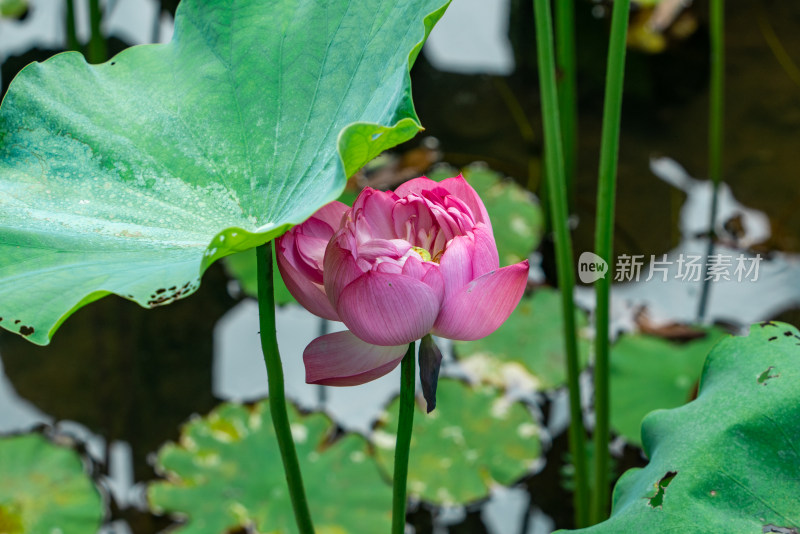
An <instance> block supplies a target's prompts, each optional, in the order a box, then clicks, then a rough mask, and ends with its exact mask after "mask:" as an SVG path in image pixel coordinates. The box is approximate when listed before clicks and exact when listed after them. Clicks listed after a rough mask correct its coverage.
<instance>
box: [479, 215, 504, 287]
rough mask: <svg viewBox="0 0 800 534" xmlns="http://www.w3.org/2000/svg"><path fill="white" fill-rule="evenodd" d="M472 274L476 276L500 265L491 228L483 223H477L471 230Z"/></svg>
mask: <svg viewBox="0 0 800 534" xmlns="http://www.w3.org/2000/svg"><path fill="white" fill-rule="evenodd" d="M472 235H473V236H474V240H473V246H474V248H473V251H472V276H473V278H478V277H479V276H483V275H484V274H486V273H488V272H489V271H494V270H496V269H498V268H499V267H500V258H499V257H498V255H497V243H495V241H494V234H492V229H491V228H489V227H488V226H486V225H485V224H483V223H478V224H477V225H476V226H475V228H474V229H473V230H472Z"/></svg>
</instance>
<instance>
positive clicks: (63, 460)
mask: <svg viewBox="0 0 800 534" xmlns="http://www.w3.org/2000/svg"><path fill="white" fill-rule="evenodd" d="M104 515H105V511H104V505H103V500H102V498H101V496H100V493H99V492H98V491H97V488H96V487H95V485H94V483H93V482H92V480H91V478H89V476H88V475H87V474H86V470H85V468H84V464H83V461H82V460H81V457H80V456H79V455H78V453H77V452H75V451H74V450H73V449H71V448H69V447H65V446H60V445H56V444H54V443H52V442H50V441H49V440H48V439H47V438H45V437H44V436H42V435H41V434H23V435H18V436H9V437H4V438H0V532H2V533H3V534H26V533H36V532H47V533H52V532H60V533H61V534H85V533H87V532H97V529H98V528H99V527H100V524H101V523H102V521H103V516H104Z"/></svg>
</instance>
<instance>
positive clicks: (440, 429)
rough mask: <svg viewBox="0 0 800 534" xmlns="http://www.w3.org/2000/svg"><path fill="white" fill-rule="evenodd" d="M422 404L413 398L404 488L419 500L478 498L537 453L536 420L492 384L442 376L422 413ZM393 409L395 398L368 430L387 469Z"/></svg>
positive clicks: (518, 474)
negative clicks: (431, 403) (470, 383)
mask: <svg viewBox="0 0 800 534" xmlns="http://www.w3.org/2000/svg"><path fill="white" fill-rule="evenodd" d="M422 404H424V403H422ZM422 404H420V403H419V402H418V403H417V410H416V412H415V414H414V427H413V430H412V432H411V461H410V463H409V466H408V491H409V493H411V494H413V495H416V496H417V497H420V498H422V499H424V500H425V501H428V502H431V503H435V504H440V505H454V504H466V503H470V502H474V501H477V500H480V499H484V498H486V497H487V496H488V495H489V490H490V488H491V486H492V485H495V484H503V485H510V484H512V483H514V482H516V481H517V480H519V479H520V478H522V477H523V476H524V475H525V474H527V473H528V472H529V471H530V469H531V468H532V466H533V465H534V464H535V462H536V460H537V459H538V458H539V456H540V454H541V450H542V449H541V441H540V439H539V430H540V429H539V426H538V425H537V423H536V421H535V420H534V419H533V417H532V416H531V414H530V413H529V412H528V410H527V409H526V408H525V406H523V404H522V403H520V402H512V401H509V400H508V399H507V398H505V397H504V396H503V395H502V394H500V393H498V391H497V390H495V389H494V388H490V387H486V386H481V387H478V388H473V387H470V386H468V385H466V384H464V383H462V382H460V381H458V380H453V379H448V378H444V379H441V380H439V386H438V389H437V391H436V409H435V410H434V411H432V412H431V413H429V414H428V413H425V410H424V409H423V408H422ZM398 408H399V400H398V399H395V400H394V401H393V402H392V403H391V405H390V406H389V408H388V409H387V410H386V412H385V413H384V415H383V418H382V420H381V423H380V425H379V426H378V428H377V429H376V430H375V432H374V433H373V441H374V443H375V445H376V458H377V459H378V462H379V463H380V465H381V466H382V468H383V469H384V470H385V472H386V473H387V474H388V473H392V472H393V466H394V447H395V441H396V435H397V423H398V419H397V415H398ZM387 476H388V475H387Z"/></svg>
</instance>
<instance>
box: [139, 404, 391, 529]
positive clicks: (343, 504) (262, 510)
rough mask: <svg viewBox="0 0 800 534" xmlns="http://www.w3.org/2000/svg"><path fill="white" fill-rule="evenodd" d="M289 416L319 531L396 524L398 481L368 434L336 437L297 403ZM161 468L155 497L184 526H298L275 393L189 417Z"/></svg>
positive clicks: (165, 450) (151, 493)
mask: <svg viewBox="0 0 800 534" xmlns="http://www.w3.org/2000/svg"><path fill="white" fill-rule="evenodd" d="M289 419H290V421H291V425H292V435H293V437H294V441H295V446H296V448H297V455H298V458H299V461H300V468H301V470H302V472H303V480H304V483H305V488H306V494H307V496H308V501H309V505H310V507H311V515H312V517H313V519H314V524H315V526H316V528H317V532H319V533H320V534H323V533H330V534H335V533H343V532H388V531H389V529H390V525H391V504H392V490H391V488H390V487H389V486H388V485H387V484H386V483H385V482H384V480H383V479H382V478H381V476H380V472H379V470H378V468H377V466H376V465H375V463H374V462H373V461H371V460H370V457H369V454H368V451H367V443H366V441H365V440H364V438H362V437H361V436H359V435H356V434H347V435H345V436H342V437H340V438H338V439H337V440H336V441H334V442H333V443H330V442H329V440H330V438H331V435H332V433H333V432H334V426H333V425H332V423H331V421H330V420H329V419H328V418H327V417H325V416H324V415H322V414H313V415H309V416H305V417H302V416H300V415H299V414H298V413H297V411H296V410H295V409H290V412H289ZM156 469H157V471H158V472H159V473H160V474H162V475H164V476H165V477H166V480H163V481H157V482H152V483H151V484H150V486H149V488H148V492H147V494H148V501H149V502H150V506H151V509H152V510H154V511H155V512H157V513H165V512H167V513H170V514H174V515H176V517H184V518H185V524H184V525H182V526H181V527H179V528H178V529H177V530H175V531H174V532H176V533H178V532H179V533H181V534H210V533H222V532H233V531H235V530H237V529H238V528H242V529H244V528H247V529H253V530H254V531H257V532H261V533H263V534H273V533H288V532H295V529H296V527H295V519H294V515H293V514H292V505H291V501H290V498H289V493H288V492H287V491H286V479H285V475H284V471H283V466H282V464H281V460H280V450H279V449H278V443H277V438H276V436H275V432H274V430H273V427H272V420H271V418H270V415H269V404H268V401H261V402H258V403H256V404H255V405H252V406H244V405H241V404H231V403H226V404H222V405H220V406H219V407H218V408H216V409H215V410H214V411H212V412H211V413H210V414H209V415H207V416H205V417H203V418H198V419H195V420H193V421H190V422H189V423H187V424H186V425H185V426H184V427H183V429H182V431H181V437H180V441H179V443H177V444H175V443H168V444H166V445H165V446H164V447H162V449H161V450H160V451H159V453H158V460H157V463H156Z"/></svg>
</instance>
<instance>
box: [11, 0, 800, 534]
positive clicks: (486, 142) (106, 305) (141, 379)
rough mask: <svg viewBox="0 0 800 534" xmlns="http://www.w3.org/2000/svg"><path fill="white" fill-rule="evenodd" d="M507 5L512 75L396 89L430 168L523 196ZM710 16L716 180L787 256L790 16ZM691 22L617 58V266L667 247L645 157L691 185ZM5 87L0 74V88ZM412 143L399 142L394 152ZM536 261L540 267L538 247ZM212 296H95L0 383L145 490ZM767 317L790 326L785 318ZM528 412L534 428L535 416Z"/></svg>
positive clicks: (588, 231) (593, 77) (522, 89)
mask: <svg viewBox="0 0 800 534" xmlns="http://www.w3.org/2000/svg"><path fill="white" fill-rule="evenodd" d="M518 4H519V6H516V7H515V10H514V11H512V20H511V33H512V36H513V37H514V40H515V43H514V44H515V50H516V56H517V61H518V65H519V68H518V70H517V72H515V74H513V75H512V76H510V77H507V78H496V77H488V76H477V75H474V76H469V75H455V74H448V73H442V72H438V71H436V70H435V69H433V68H432V67H431V66H430V65H428V64H427V63H426V62H425V61H424V59H423V58H422V57H421V58H420V61H419V62H418V64H417V66H415V68H414V70H413V72H412V77H413V81H414V92H415V96H416V105H417V110H418V113H419V115H420V117H421V119H422V123H423V124H424V125H425V126H426V128H427V130H426V132H425V135H429V136H433V137H436V138H437V139H439V141H440V148H441V150H442V152H443V158H442V159H443V160H445V161H447V162H449V163H451V164H454V165H456V166H459V165H466V164H468V163H471V162H473V161H478V160H482V161H486V162H488V163H489V164H490V166H492V167H493V168H495V169H497V170H499V171H502V172H503V173H505V174H507V175H509V176H511V177H514V178H515V179H518V180H519V181H520V182H522V183H526V182H527V181H528V179H529V177H533V179H534V180H536V179H538V176H539V173H540V157H541V153H542V146H541V116H540V113H539V104H538V88H537V80H536V76H535V70H534V66H533V65H532V60H531V58H532V57H533V55H532V46H533V42H534V36H533V33H532V24H531V14H530V13H529V12H528V10H529V9H530V8H529V6H528V5H527V4H529V2H527V3H525V2H518ZM577 4H578V29H579V34H578V35H579V36H578V51H579V84H580V141H579V165H578V169H579V173H578V178H577V184H576V190H575V202H574V209H573V211H574V213H575V214H576V215H577V216H578V220H579V224H578V226H577V227H576V229H575V232H574V241H575V250H590V249H591V248H592V241H593V226H592V221H593V218H594V203H595V192H596V191H595V182H596V173H597V170H596V169H597V160H598V154H599V142H600V139H599V138H600V123H601V113H602V83H603V71H604V68H605V58H604V54H605V43H606V39H607V26H608V21H606V20H602V19H597V18H594V17H593V16H592V15H591V6H590V5H589V3H588V2H586V3H584V2H577ZM726 8H727V30H726V41H727V48H726V51H727V78H726V99H727V100H726V108H725V110H726V111H725V121H726V128H725V152H724V180H725V181H726V182H728V183H729V184H730V185H731V187H732V189H733V192H734V194H735V195H736V197H737V198H738V199H739V200H740V201H742V202H743V203H744V204H746V205H748V206H750V207H754V208H758V209H760V210H763V211H765V212H766V213H768V214H769V216H770V219H771V223H772V228H773V234H774V235H773V238H772V239H771V241H770V242H769V243H768V244H767V245H766V247H765V248H766V249H768V250H782V251H787V252H800V210H798V209H797V206H798V205H800V188H798V187H797V178H798V170H797V168H798V147H799V146H800V74H798V75H795V74H794V73H793V71H792V68H791V61H790V62H788V63H787V62H786V60H785V59H784V60H783V61H784V63H783V64H781V62H780V61H779V58H781V57H783V56H782V53H781V52H780V50H781V49H783V50H784V53H785V55H786V56H788V57H789V58H791V60H793V61H794V63H795V65H797V64H800V31H798V30H800V4H798V3H796V2H780V1H766V0H763V1H760V2H729V3H727V5H726ZM706 10H707V3H706V2H700V1H698V2H695V4H694V6H693V8H692V11H691V13H692V15H693V16H694V17H696V19H697V22H698V29H697V31H696V32H694V33H693V34H692V35H691V36H690V37H688V38H686V39H683V40H680V41H676V42H672V43H671V44H670V46H669V48H668V49H667V50H666V51H665V52H663V53H661V54H658V55H647V54H644V53H641V52H636V51H630V52H629V57H628V69H627V72H626V96H625V102H624V113H623V124H622V138H621V151H620V164H619V182H618V201H617V206H618V209H617V228H616V249H617V253H628V254H634V253H638V254H647V255H649V254H655V253H660V252H663V251H666V250H667V249H669V248H670V247H672V246H674V245H675V244H676V243H677V242H678V238H679V235H678V230H677V210H678V208H679V207H680V204H681V202H682V201H683V195H682V194H681V193H679V192H676V191H675V190H674V189H672V188H670V187H669V186H668V185H666V184H665V183H663V182H661V181H660V180H658V179H656V178H655V177H654V176H653V175H652V174H651V173H650V171H649V169H648V160H649V157H650V156H651V155H653V154H663V155H668V156H671V157H673V158H675V159H677V160H678V161H679V162H681V163H682V164H683V165H684V166H685V167H686V168H687V169H688V170H689V171H690V172H691V173H692V174H693V175H694V176H698V177H702V176H704V175H705V174H706V170H707V114H708V97H707V90H708V87H707V85H708V74H707V67H708V61H707V60H708V44H707V41H708V35H707V31H706V15H705V12H706ZM776 42H777V43H779V45H776V44H775V43H776ZM770 43H772V44H771V45H770ZM6 68H8V66H7V65H5V66H4V69H6ZM795 68H796V67H795ZM10 79H11V76H10V75H9V73H8V72H7V71H6V70H4V80H5V81H6V83H7V82H8V81H9V80H10ZM509 102H516V103H518V105H519V106H521V109H522V110H523V111H524V117H523V118H524V121H527V123H528V127H529V128H530V130H531V131H532V132H533V136H532V137H531V136H530V135H527V134H525V133H524V131H525V128H524V127H523V128H522V130H521V129H520V125H519V124H520V123H519V120H520V117H517V120H516V121H515V119H514V116H513V113H512V108H513V104H512V105H511V107H510V104H509ZM418 144H419V141H418V140H414V141H411V142H410V143H408V144H407V145H406V146H405V147H401V148H400V149H399V151H404V150H409V149H410V148H412V147H415V146H417V145H418ZM544 253H545V256H546V257H545V261H547V260H548V257H547V254H548V249H546V248H545V249H544ZM227 283H228V279H227V276H226V275H225V273H224V272H223V270H222V269H221V268H220V267H219V266H214V267H212V268H211V269H210V270H209V271H208V273H206V275H205V277H204V279H203V284H202V287H201V289H200V290H199V291H198V292H197V293H196V294H195V295H193V296H192V297H190V298H189V299H188V300H185V301H180V302H177V303H176V304H173V305H170V306H168V307H165V308H161V309H155V310H152V311H146V310H143V309H140V308H139V307H137V306H135V305H133V304H131V303H129V302H127V301H123V300H122V299H118V298H116V297H108V298H104V299H102V300H101V301H99V302H97V303H94V304H92V305H90V306H89V307H87V308H84V309H82V310H80V311H79V312H77V313H76V314H75V315H74V316H73V317H71V318H70V319H69V320H68V321H66V322H65V324H64V325H63V326H62V327H61V329H60V331H59V332H58V334H57V335H56V336H55V338H54V340H53V343H52V344H51V345H50V346H49V347H46V348H39V347H34V346H33V345H31V344H28V343H26V342H25V341H23V340H22V339H20V338H19V337H17V336H14V335H11V334H8V333H6V332H2V333H0V352H1V353H2V357H3V365H4V367H5V371H6V373H7V375H8V376H9V378H10V380H11V382H12V383H13V385H14V387H15V388H16V390H17V391H18V393H19V394H20V395H21V396H22V397H24V398H25V399H27V400H29V401H30V402H32V403H33V404H34V405H36V406H37V407H38V408H40V409H41V410H43V411H44V412H46V413H48V414H50V415H52V416H53V417H54V418H56V419H59V420H61V419H70V420H74V421H77V422H79V423H81V424H83V425H85V426H86V427H88V428H89V429H91V430H92V431H93V432H95V433H97V434H100V435H102V436H104V437H106V438H107V440H124V441H127V442H128V443H130V444H131V446H132V449H133V456H134V467H135V469H134V472H135V477H136V479H137V480H142V481H144V480H149V479H152V478H154V473H153V471H152V468H151V467H150V466H149V464H148V463H147V461H146V459H147V455H148V454H149V453H150V452H152V451H154V450H156V449H157V448H158V446H159V445H160V444H161V443H163V442H164V441H166V440H170V439H176V438H177V433H178V427H179V425H180V424H181V423H182V422H183V421H185V420H186V419H187V418H188V417H189V416H190V415H191V414H192V413H205V412H207V411H209V410H210V409H211V408H212V407H213V406H214V405H215V404H216V403H217V402H218V401H217V400H216V399H214V398H213V396H212V393H211V363H212V351H213V336H212V332H213V327H214V325H215V323H216V322H217V321H218V319H219V318H220V317H222V316H223V314H225V312H226V311H228V310H229V309H231V308H232V307H233V306H234V305H235V304H236V302H237V299H234V298H232V297H231V296H230V295H229V294H228V291H227ZM768 297H769V296H768V295H767V296H765V298H768ZM781 318H782V319H784V320H790V321H793V322H794V323H795V324H798V319H799V317H798V313H797V312H796V311H787V312H786V313H784V314H783V315H782V317H781ZM544 410H545V414H547V410H548V406H547V405H545V406H544ZM565 451H566V443H565V439H564V436H563V435H561V436H557V437H556V438H555V440H554V443H553V446H552V448H551V449H550V451H549V452H548V453H547V458H546V459H547V463H546V465H545V467H544V469H543V471H542V472H541V473H539V474H537V475H536V476H533V477H531V478H530V479H528V480H525V481H521V485H522V486H523V487H525V488H527V490H528V491H529V493H530V495H531V496H532V502H533V504H534V505H535V506H537V507H539V508H541V509H543V510H544V511H545V512H546V513H547V514H549V515H550V516H551V517H553V519H554V520H555V522H556V524H557V526H558V527H569V526H570V525H571V511H570V507H569V502H570V498H569V494H568V493H567V492H566V491H565V490H563V489H561V485H560V480H561V474H560V469H561V465H562V462H563V455H564V453H565ZM640 464H641V459H640V458H639V455H638V452H637V451H635V450H626V451H625V455H624V456H623V457H622V458H620V459H618V468H619V469H618V470H619V471H620V472H621V471H622V470H624V468H627V467H629V466H633V465H640ZM102 469H103V466H101V470H102ZM435 514H436V510H435V509H432V508H430V507H426V506H425V505H423V506H421V507H420V508H419V509H418V510H416V511H414V512H413V513H412V514H411V520H412V522H413V523H414V524H415V525H416V526H417V527H418V532H431V528H432V527H431V524H432V517H433V516H434V515H435ZM114 516H115V517H124V518H126V519H127V520H128V521H129V522H130V524H131V526H132V529H133V531H134V532H136V533H149V532H156V531H158V530H159V529H161V528H163V527H164V526H166V524H167V523H168V521H167V520H166V519H164V518H155V517H152V516H150V515H148V514H145V513H140V512H137V511H134V510H131V509H128V510H124V511H120V510H116V509H115V510H114ZM521 527H522V525H520V528H521ZM449 531H450V532H452V533H481V532H486V527H485V526H484V524H483V522H482V520H481V517H480V506H479V505H478V506H474V507H470V508H469V509H468V513H467V515H466V518H465V519H464V520H463V521H462V522H460V523H459V524H456V525H454V526H451V527H449Z"/></svg>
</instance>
